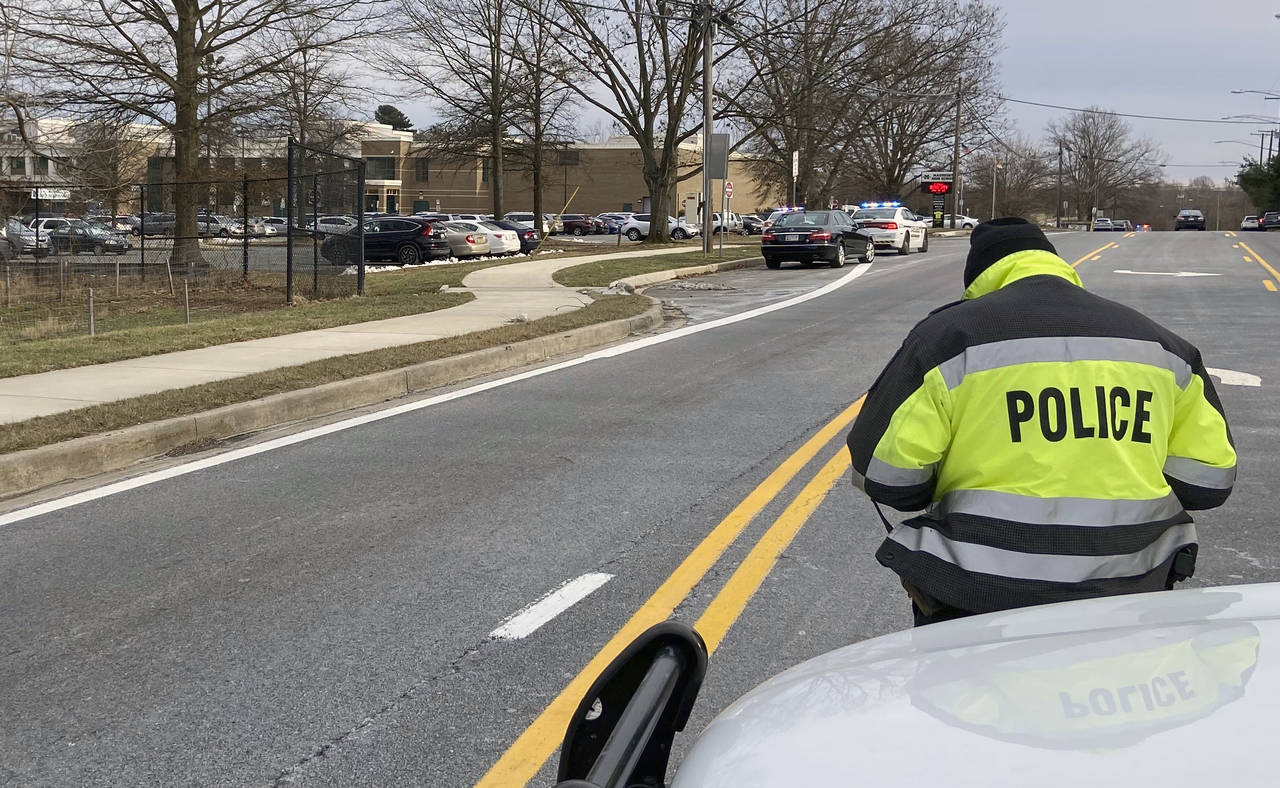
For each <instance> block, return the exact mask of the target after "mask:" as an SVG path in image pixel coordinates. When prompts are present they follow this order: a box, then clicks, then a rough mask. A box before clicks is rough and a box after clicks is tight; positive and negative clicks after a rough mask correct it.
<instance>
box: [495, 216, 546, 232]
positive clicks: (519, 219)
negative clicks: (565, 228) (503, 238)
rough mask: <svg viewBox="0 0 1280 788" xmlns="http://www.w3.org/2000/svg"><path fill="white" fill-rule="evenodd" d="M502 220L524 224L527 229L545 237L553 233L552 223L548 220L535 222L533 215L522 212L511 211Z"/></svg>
mask: <svg viewBox="0 0 1280 788" xmlns="http://www.w3.org/2000/svg"><path fill="white" fill-rule="evenodd" d="M502 218H503V219H506V220H507V221H509V222H516V223H517V224H523V225H524V226H525V227H528V228H530V229H532V230H537V231H538V232H540V233H542V234H543V235H544V236H545V235H549V234H550V232H551V223H550V222H548V221H547V220H546V219H543V220H542V221H541V222H537V221H535V219H534V216H533V214H532V213H525V212H521V211H511V212H509V213H507V214H506V215H504V216H503V217H502Z"/></svg>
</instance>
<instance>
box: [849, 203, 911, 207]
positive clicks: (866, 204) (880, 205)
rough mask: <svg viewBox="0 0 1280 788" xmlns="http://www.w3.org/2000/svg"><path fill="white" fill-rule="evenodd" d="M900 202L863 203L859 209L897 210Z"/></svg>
mask: <svg viewBox="0 0 1280 788" xmlns="http://www.w3.org/2000/svg"><path fill="white" fill-rule="evenodd" d="M901 205H902V203H900V202H864V203H862V205H860V206H859V207H860V208H897V207H899V206H901Z"/></svg>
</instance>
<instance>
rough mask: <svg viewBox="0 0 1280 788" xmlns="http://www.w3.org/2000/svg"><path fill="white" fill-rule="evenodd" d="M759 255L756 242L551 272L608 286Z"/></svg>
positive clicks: (574, 283)
mask: <svg viewBox="0 0 1280 788" xmlns="http://www.w3.org/2000/svg"><path fill="white" fill-rule="evenodd" d="M759 256H760V247H759V246H757V245H743V246H735V247H733V248H729V247H726V248H725V250H724V254H723V255H721V254H718V253H714V252H713V253H712V254H710V255H708V256H706V257H704V256H703V255H702V252H689V253H687V254H665V255H652V256H645V257H624V258H620V259H617V260H600V261H598V262H594V263H583V264H582V265H575V266H570V267H569V268H562V269H560V270H559V271H556V272H555V273H554V274H552V275H551V278H552V279H554V280H555V281H556V282H558V283H560V284H562V285H564V286H565V287H608V286H609V285H610V284H612V283H613V282H616V281H618V280H619V279H623V278H626V277H628V276H638V275H640V274H649V273H653V272H654V271H670V270H672V269H675V268H688V267H690V266H695V265H709V264H711V263H724V262H729V261H731V260H744V259H750V258H752V257H759Z"/></svg>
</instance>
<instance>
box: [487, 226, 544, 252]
mask: <svg viewBox="0 0 1280 788" xmlns="http://www.w3.org/2000/svg"><path fill="white" fill-rule="evenodd" d="M493 224H494V226H496V227H501V228H502V229H504V230H514V231H515V233H516V235H518V236H519V237H520V251H521V252H523V253H525V254H529V253H530V252H532V251H533V250H534V249H537V248H538V244H539V243H541V242H542V236H541V235H540V234H539V233H538V231H537V230H535V229H533V228H532V227H526V226H524V225H523V224H520V223H518V222H509V221H507V220H506V219H494V220H493Z"/></svg>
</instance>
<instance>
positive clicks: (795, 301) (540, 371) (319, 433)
mask: <svg viewBox="0 0 1280 788" xmlns="http://www.w3.org/2000/svg"><path fill="white" fill-rule="evenodd" d="M869 268H871V263H859V264H857V265H855V266H853V268H852V269H851V270H850V271H849V273H847V274H845V275H844V276H842V277H840V278H839V279H837V280H835V281H833V282H828V283H827V284H825V285H823V286H822V287H819V288H818V289H817V290H811V291H810V292H808V293H802V294H800V295H798V296H793V297H792V298H788V299H786V300H785V301H779V302H777V303H775V304H768V305H766V306H762V307H757V308H755V309H751V310H748V311H746V312H740V313H738V314H736V315H729V316H727V317H721V318H717V319H715V320H711V321H708V322H706V323H698V324H696V325H690V326H685V327H683V328H677V329H676V330H674V331H668V332H667V333H665V334H658V335H656V336H652V337H645V338H644V339H637V340H634V341H631V342H626V343H623V344H621V345H618V346H617V347H612V348H606V349H604V350H596V351H594V352H591V353H588V354H586V355H584V356H579V357H577V358H571V359H569V360H568V361H561V362H560V363H558V364H550V365H548V366H545V367H539V368H537V369H531V370H528V371H525V372H520V373H517V374H515V375H510V376H508V377H505V378H499V379H497V380H490V381H487V382H485V383H478V384H476V385H474V386H468V387H466V388H461V389H458V390H457V391H451V392H449V393H447V394H440V395H437V396H435V397H427V398H425V399H420V400H417V401H416V402H408V403H405V404H404V405H397V406H396V407H394V408H387V409H386V410H380V411H377V412H374V413H366V414H363V415H361V416H353V417H352V418H349V419H344V420H343V421H335V422H334V423H332V424H326V425H324V426H323V427H315V428H313V429H309V430H304V431H302V432H298V433H294V434H293V435H285V436H283V437H280V438H274V439H272V440H269V441H263V442H262V443H259V444H255V445H253V446H245V447H243V448H240V449H235V450H233V451H229V452H226V453H225V454H218V455H215V456H212V457H205V458H204V459H200V460H193V461H192V462H188V463H183V464H182V465H175V466H173V467H171V468H165V469H163V470H159V471H152V472H150V473H144V474H142V475H141V476H136V477H134V478H132V479H123V480H121V481H118V482H113V483H112V484H108V485H104V486H102V487H97V488H94V489H92V490H85V491H84V492H79V493H76V494H74V495H68V496H66V497H65V498H58V499H55V500H52V501H46V502H44V503H39V504H35V505H34V506H28V507H26V508H25V509H16V510H14V511H12V512H9V513H7V514H0V526H5V525H11V524H13V523H17V522H21V521H23V520H27V519H30V518H32V517H39V516H40V515H43V514H50V513H51V512H57V511H60V510H62V509H67V508H70V507H72V506H79V505H80V504H82V503H88V502H90V501H96V500H98V499H99V498H106V497H108V496H111V495H116V494H118V493H122V492H128V491H129V490H134V489H137V488H138V487H145V486H147V485H149V484H155V483H157V482H162V481H165V480H166V479H173V478H175V477H178V476H185V475H186V474H188V473H195V472H196V471H201V470H204V469H206V468H214V467H217V466H219V465H223V464H225V463H228V462H235V461H236V460H241V459H244V458H245V457H252V456H254V455H257V454H264V453H266V452H269V451H274V450H276V449H281V448H284V447H285V446H292V445H294V444H295V443H302V442H304V441H309V440H312V439H314V438H320V437H323V436H325V435H332V434H333V433H335V432H342V431H343V430H349V429H351V428H353V427H359V426H361V425H364V424H372V423H373V422H375V421H381V420H383V419H389V418H391V417H393V416H399V415H401V414H403V413H412V412H413V411H416V410H422V409H424V408H430V407H432V406H434V405H442V404H444V403H446V402H452V401H453V400H456V399H462V398H463V397H470V396H471V395H473V394H479V393H481V392H484V391H489V390H491V389H496V388H501V387H503V386H508V385H511V384H512V383H518V382H520V381H522V380H529V379H530V378H537V377H541V376H543V375H549V374H551V373H553V372H559V371H560V370H563V369H570V368H571V367H576V366H579V365H582V364H589V363H591V362H592V361H599V360H600V359H605V358H613V357H615V356H621V355H624V354H626V353H632V352H634V351H637V350H643V349H644V348H647V347H652V346H654V345H660V344H662V343H664V342H671V341H673V340H676V339H683V338H684V337H687V336H690V335H692V334H699V333H701V332H703V331H710V330H712V329H716V328H721V327H723V326H728V325H732V324H734V323H740V322H742V321H744V320H750V319H752V318H754V317H760V316H761V315H767V314H769V313H770V312H777V311H779V310H782V309H787V308H789V307H793V306H797V305H799V304H803V303H805V302H806V301H812V300H813V299H815V298H821V297H822V296H824V295H826V294H828V293H831V292H833V291H835V290H838V289H840V288H841V287H844V286H845V285H847V284H849V283H850V282H852V281H853V280H855V279H857V278H858V277H860V276H862V275H863V274H864V273H866V272H867V269H869Z"/></svg>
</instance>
